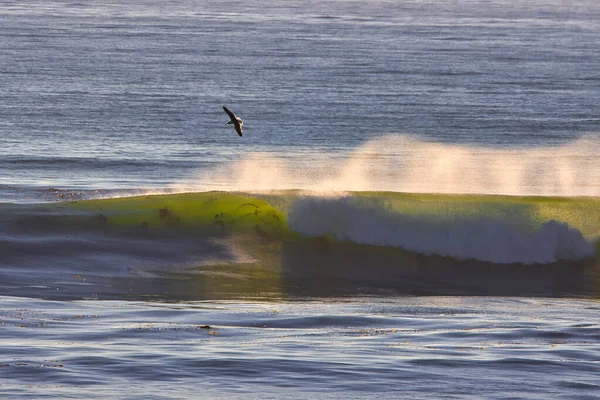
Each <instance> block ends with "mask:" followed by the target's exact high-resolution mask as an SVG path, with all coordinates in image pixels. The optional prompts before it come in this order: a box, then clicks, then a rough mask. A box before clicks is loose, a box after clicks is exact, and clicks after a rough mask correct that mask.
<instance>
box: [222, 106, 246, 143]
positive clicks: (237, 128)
mask: <svg viewBox="0 0 600 400" xmlns="http://www.w3.org/2000/svg"><path fill="white" fill-rule="evenodd" d="M223 110H225V112H226V113H227V115H229V118H231V120H230V121H229V122H227V124H226V125H228V124H233V126H235V131H236V132H237V134H238V135H240V136H242V126H243V125H244V121H242V119H241V118H240V117H238V116H237V115H235V114H234V113H232V112H231V111H229V109H228V108H227V107H225V106H223Z"/></svg>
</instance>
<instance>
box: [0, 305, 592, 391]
mask: <svg viewBox="0 0 600 400" xmlns="http://www.w3.org/2000/svg"><path fill="white" fill-rule="evenodd" d="M599 309H600V308H599V306H598V303H597V302H594V301H583V300H552V299H544V298H540V299H535V300H532V299H519V298H503V299H495V298H468V297H465V298H456V297H438V298H430V297H429V298H422V297H414V298H354V299H347V300H340V299H326V300H321V299H312V300H303V301H291V302H288V301H272V302H267V303H264V302H258V303H257V302H253V301H245V302H241V303H240V302H230V301H221V302H199V303H184V304H181V303H177V304H153V303H141V302H106V301H79V302H69V303H65V302H50V301H39V300H24V299H18V298H2V299H1V300H0V323H1V324H2V332H3V333H2V336H3V340H2V344H0V349H1V350H2V354H3V359H2V360H1V363H0V367H1V368H2V369H1V370H0V371H1V372H0V373H1V374H2V377H3V380H2V383H1V384H0V391H1V392H2V393H3V394H4V395H5V396H7V398H8V397H18V398H40V397H51V398H67V397H69V398H71V397H78V396H80V395H81V393H84V392H85V393H86V397H87V398H92V399H96V398H97V399H105V398H121V397H122V396H123V395H124V393H127V398H139V399H148V398H153V399H178V398H231V397H232V396H233V397H235V398H282V397H286V398H289V397H293V398H307V399H308V398H340V399H342V398H348V397H350V398H358V397H360V398H381V396H386V397H388V396H393V397H397V396H399V397H403V398H427V397H432V396H433V397H436V398H450V399H451V398H456V399H463V398H471V397H472V398H479V397H485V398H496V399H505V398H511V397H514V398H532V399H534V398H540V397H560V398H572V399H582V398H595V396H596V395H597V394H598V392H599V391H600V386H599V385H598V381H597V376H598V374H599V373H600V367H599V366H598V365H597V364H598V358H599V357H600V352H599V349H600V346H598V340H599V338H600V326H599V325H598V319H597V316H598V311H599Z"/></svg>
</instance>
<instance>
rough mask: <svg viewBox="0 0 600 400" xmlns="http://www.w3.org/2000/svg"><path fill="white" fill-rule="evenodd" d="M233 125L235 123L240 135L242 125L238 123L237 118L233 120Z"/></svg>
mask: <svg viewBox="0 0 600 400" xmlns="http://www.w3.org/2000/svg"><path fill="white" fill-rule="evenodd" d="M233 125H235V130H236V132H237V133H238V135H240V136H242V125H240V123H239V122H238V120H237V119H235V120H234V122H233Z"/></svg>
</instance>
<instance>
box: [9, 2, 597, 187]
mask: <svg viewBox="0 0 600 400" xmlns="http://www.w3.org/2000/svg"><path fill="white" fill-rule="evenodd" d="M99 3H101V4H99ZM598 20H600V5H599V4H598V2H596V1H594V0H577V1H571V2H559V1H550V0H536V1H528V2H519V3H515V2H513V1H502V0H497V1H492V2H487V1H485V2H483V1H467V0H465V1H459V2H453V3H451V4H448V3H447V2H446V1H435V0H433V1H426V2H422V1H402V2H388V1H367V2H354V1H335V2H309V3H303V4H296V3H290V2H277V1H275V2H273V1H265V2H262V1H248V2H238V1H230V2H218V3H214V2H203V1H177V2H169V3H168V4H165V3H164V2H152V1H146V2H136V1H124V2H123V1H118V2H108V1H104V2H93V3H85V2H84V3H81V2H62V1H31V2H29V1H28V2H10V3H4V4H2V5H0V51H1V52H2V54H3V56H2V58H1V60H0V171H2V174H1V176H0V185H4V186H6V185H17V186H26V187H45V188H47V187H49V186H51V187H58V188H69V189H88V188H93V189H114V188H119V189H123V188H136V189H138V188H159V189H163V188H165V187H169V186H170V185H172V184H173V183H176V182H178V181H179V180H181V179H186V178H189V177H190V176H192V177H193V176H197V175H198V173H199V171H200V172H202V171H205V170H207V169H211V168H213V167H215V166H216V165H221V164H224V163H229V162H231V161H233V160H239V159H241V158H243V157H245V156H246V155H247V154H248V153H253V152H261V153H264V154H266V157H268V158H277V157H283V158H284V159H285V158H288V159H290V158H291V159H295V160H297V159H299V160H300V161H303V162H305V165H306V162H307V161H308V163H309V164H310V161H311V160H312V159H313V158H314V157H315V155H325V157H327V158H328V159H329V160H331V159H335V158H336V157H342V158H343V157H345V156H347V154H348V152H350V151H352V150H354V149H356V148H357V147H359V146H360V145H362V144H364V143H365V142H366V141H368V140H370V139H372V138H376V137H379V136H383V135H387V134H391V133H402V134H409V135H416V136H417V137H419V138H421V139H422V140H425V141H432V142H441V143H447V144H455V145H456V144H457V145H477V146H486V147H488V148H498V147H500V148H506V147H512V148H514V147H517V148H522V147H526V148H535V147H536V146H548V145H563V144H565V143H569V142H571V141H573V140H575V139H577V138H580V137H582V136H584V135H591V136H592V137H597V136H598V133H599V132H600V115H599V113H598V104H600V75H599V72H598V66H599V65H600V55H599V53H598V51H597V44H598V41H599V40H600V24H598ZM223 104H226V105H228V106H229V107H231V109H232V110H234V111H235V112H236V113H239V114H240V115H241V116H242V117H243V118H244V121H245V129H246V136H245V137H244V138H242V139H240V138H238V137H237V136H236V135H235V133H234V132H233V130H232V128H231V126H227V127H226V126H225V125H224V124H225V122H226V121H227V118H226V115H225V114H224V113H223V111H222V109H221V106H222V105H223ZM595 146H596V148H597V147H598V145H597V144H596V145H595ZM264 154H263V155H264ZM576 161H581V160H576ZM584 161H585V160H584ZM481 164H485V162H483V161H482V162H479V163H478V165H481ZM474 169H476V168H474ZM582 169H583V168H582ZM533 173H534V174H535V173H536V172H535V171H534V172H533ZM211 179H212V180H213V181H214V180H217V181H219V178H218V177H214V176H212V177H211ZM306 179H310V178H306ZM421 180H425V179H424V178H421ZM195 183H196V184H198V185H202V184H218V183H219V182H195ZM417 188H418V186H417ZM5 189H6V188H5ZM396 189H398V188H393V190H396ZM399 189H400V190H402V187H400V188H399ZM432 189H433V190H435V188H432ZM411 190H412V188H411V187H410V186H409V188H408V189H404V191H411ZM430 190H431V189H430ZM540 191H541V192H543V190H540ZM588 194H589V193H588ZM7 196H8V195H7ZM7 196H4V197H7ZM17 197H19V196H17ZM21 197H23V198H24V197H26V196H21ZM13 199H14V198H13Z"/></svg>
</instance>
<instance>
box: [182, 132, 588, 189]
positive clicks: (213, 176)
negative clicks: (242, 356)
mask: <svg viewBox="0 0 600 400" xmlns="http://www.w3.org/2000/svg"><path fill="white" fill-rule="evenodd" d="M173 189H174V190H177V191H186V190H191V191H194V190H240V191H263V190H283V189H303V190H310V191H318V192H328V191H329V192H331V191H333V192H336V191H337V192H341V191H394V192H416V193H471V194H473V193H478V194H505V195H544V196H600V138H598V137H595V136H591V135H590V136H585V137H583V138H580V139H578V140H575V141H573V142H570V143H567V144H564V145H560V146H558V145H557V146H546V147H532V148H494V147H484V146H472V145H456V144H446V143H432V142H426V141H424V140H422V139H419V138H416V137H413V136H410V135H402V134H392V135H387V136H382V137H378V138H376V139H373V140H370V141H368V142H366V143H365V144H363V145H362V146H360V147H359V148H357V149H356V150H354V151H351V152H347V153H331V152H325V151H323V152H321V153H318V152H314V151H311V152H306V153H302V152H297V153H282V154H280V155H273V153H261V152H254V153H250V154H248V156H247V157H245V158H244V159H242V160H239V161H236V162H232V163H229V164H226V165H221V166H219V167H217V168H215V169H211V170H208V171H200V172H199V173H198V174H197V175H195V176H192V177H189V178H188V179H185V180H183V181H181V182H177V183H176V184H174V185H173Z"/></svg>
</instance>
